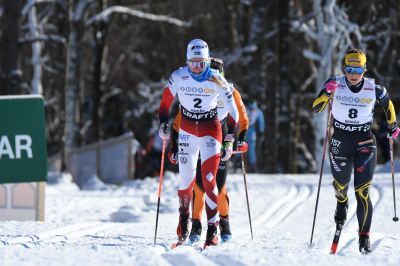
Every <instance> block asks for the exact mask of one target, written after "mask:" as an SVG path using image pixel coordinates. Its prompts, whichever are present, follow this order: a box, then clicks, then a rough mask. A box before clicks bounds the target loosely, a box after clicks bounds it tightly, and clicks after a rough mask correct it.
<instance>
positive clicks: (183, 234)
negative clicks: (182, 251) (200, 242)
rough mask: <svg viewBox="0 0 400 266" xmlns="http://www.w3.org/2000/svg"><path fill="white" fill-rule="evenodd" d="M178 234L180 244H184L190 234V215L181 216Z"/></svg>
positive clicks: (182, 214)
mask: <svg viewBox="0 0 400 266" xmlns="http://www.w3.org/2000/svg"><path fill="white" fill-rule="evenodd" d="M176 234H177V235H178V242H179V243H181V244H182V243H184V242H185V241H186V238H187V236H188V234H189V213H180V214H179V224H178V227H177V228H176Z"/></svg>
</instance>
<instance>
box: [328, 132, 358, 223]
mask: <svg viewBox="0 0 400 266" xmlns="http://www.w3.org/2000/svg"><path fill="white" fill-rule="evenodd" d="M347 141H348V140H347V139H346V138H344V137H342V136H341V135H340V134H339V133H336V134H335V133H334V134H333V136H332V139H331V147H330V150H329V160H330V163H331V172H332V175H333V182H332V185H333V188H334V189H335V197H336V199H337V204H336V210H335V216H334V218H335V222H336V224H340V225H343V224H344V223H345V222H346V218H347V210H348V206H349V204H348V197H347V191H348V189H349V183H350V179H351V171H352V167H353V163H352V159H351V155H350V152H349V143H347Z"/></svg>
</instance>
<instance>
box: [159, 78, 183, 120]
mask: <svg viewBox="0 0 400 266" xmlns="http://www.w3.org/2000/svg"><path fill="white" fill-rule="evenodd" d="M174 76H175V72H174V73H172V75H171V77H170V78H169V80H168V84H167V86H166V87H165V89H164V91H163V95H162V99H161V103H160V109H159V111H158V118H159V121H160V124H162V123H164V124H167V123H168V120H169V116H170V114H169V109H170V107H171V104H172V102H173V101H174V98H175V94H176V93H177V89H176V86H177V84H176V82H175V80H178V79H177V78H175V77H174Z"/></svg>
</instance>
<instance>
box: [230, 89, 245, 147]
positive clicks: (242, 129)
mask: <svg viewBox="0 0 400 266" xmlns="http://www.w3.org/2000/svg"><path fill="white" fill-rule="evenodd" d="M233 98H234V100H235V104H236V107H237V109H238V111H239V141H243V140H244V137H245V135H246V131H247V129H248V128H249V117H248V116H247V112H246V106H245V105H244V103H243V101H242V97H241V96H240V93H239V92H238V90H237V89H235V90H234V91H233Z"/></svg>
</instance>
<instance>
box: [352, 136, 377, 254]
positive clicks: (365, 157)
mask: <svg viewBox="0 0 400 266" xmlns="http://www.w3.org/2000/svg"><path fill="white" fill-rule="evenodd" d="M375 167H376V142H375V138H374V137H372V138H371V139H369V140H366V141H362V142H360V143H359V148H358V150H357V154H356V156H355V159H354V188H355V194H356V199H357V219H358V225H359V236H360V238H359V244H360V251H361V252H363V253H368V252H370V251H371V250H370V246H371V245H370V241H369V232H370V229H371V221H372V213H373V206H372V202H371V198H370V196H369V187H370V186H371V183H372V178H373V175H374V171H375Z"/></svg>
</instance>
